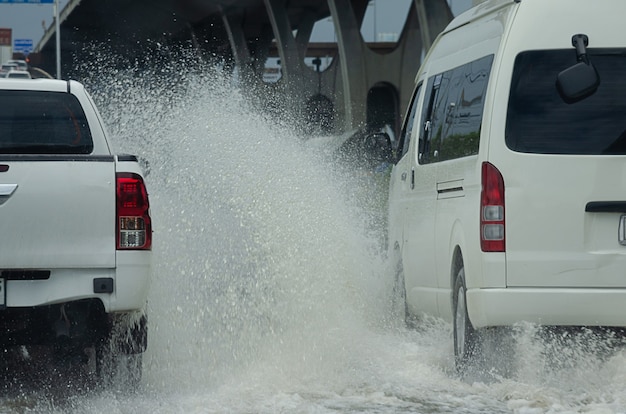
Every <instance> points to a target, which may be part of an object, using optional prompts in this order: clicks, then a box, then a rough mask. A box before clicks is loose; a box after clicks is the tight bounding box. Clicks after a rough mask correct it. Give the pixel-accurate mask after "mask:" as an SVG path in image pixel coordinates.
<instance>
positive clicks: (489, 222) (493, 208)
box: [480, 162, 506, 252]
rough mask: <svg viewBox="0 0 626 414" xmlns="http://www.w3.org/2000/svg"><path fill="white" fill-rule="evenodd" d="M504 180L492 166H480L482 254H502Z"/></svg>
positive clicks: (503, 248) (503, 240) (485, 164)
mask: <svg viewBox="0 0 626 414" xmlns="http://www.w3.org/2000/svg"><path fill="white" fill-rule="evenodd" d="M504 236H505V225H504V179H503V178H502V174H500V171H498V169H497V168H496V167H494V166H493V164H490V163H488V162H484V163H483V165H482V192H481V194H480V248H481V249H482V251H483V252H504V251H506V245H505V237H504Z"/></svg>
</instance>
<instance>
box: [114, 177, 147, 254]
mask: <svg viewBox="0 0 626 414" xmlns="http://www.w3.org/2000/svg"><path fill="white" fill-rule="evenodd" d="M116 200H117V213H116V219H117V231H116V241H117V249H118V250H150V249H151V248H152V221H151V220H150V203H149V202H148V191H147V190H146V185H145V183H144V181H143V179H142V178H141V176H140V175H138V174H134V173H117V198H116Z"/></svg>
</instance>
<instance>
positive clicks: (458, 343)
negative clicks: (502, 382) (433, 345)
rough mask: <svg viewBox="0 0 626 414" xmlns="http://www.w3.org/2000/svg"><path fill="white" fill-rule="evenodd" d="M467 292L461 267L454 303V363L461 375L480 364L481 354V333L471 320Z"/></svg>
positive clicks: (463, 271)
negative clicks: (468, 311) (475, 364)
mask: <svg viewBox="0 0 626 414" xmlns="http://www.w3.org/2000/svg"><path fill="white" fill-rule="evenodd" d="M465 292H466V287H465V268H464V267H463V266H461V268H460V269H459V271H458V272H457V275H456V279H455V282H454V291H453V302H452V303H453V306H454V308H453V315H454V319H453V333H454V362H455V367H456V370H457V373H459V374H460V375H464V374H466V373H467V370H468V368H469V367H470V366H472V365H474V363H476V362H478V359H479V358H478V357H479V354H480V338H479V333H478V331H476V330H475V329H474V327H473V326H472V322H471V321H470V319H469V315H468V313H467V298H466V295H465Z"/></svg>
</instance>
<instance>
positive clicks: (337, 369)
mask: <svg viewBox="0 0 626 414" xmlns="http://www.w3.org/2000/svg"><path fill="white" fill-rule="evenodd" d="M108 62H109V61H104V62H103V61H94V62H93V65H94V67H95V66H98V67H99V68H100V69H99V70H98V72H97V73H98V75H97V76H95V75H93V76H91V77H88V78H85V79H83V82H84V83H85V84H86V86H87V88H88V89H89V90H90V91H91V92H92V94H93V96H94V99H95V100H96V103H97V104H98V106H99V109H100V112H101V113H102V115H103V117H104V119H105V121H106V122H107V127H108V129H109V132H110V133H111V135H112V136H113V138H114V141H113V146H114V152H116V153H133V154H137V155H138V156H140V157H141V158H142V159H143V160H145V162H146V165H147V169H149V175H148V176H147V185H148V190H149V192H150V199H151V213H152V217H153V222H154V245H153V254H154V265H153V267H154V269H153V282H152V287H151V293H150V297H149V304H148V313H149V324H150V331H149V347H148V351H147V353H146V355H145V357H144V382H143V388H142V391H141V392H140V393H139V394H137V395H124V394H121V393H117V392H115V391H103V392H99V393H93V394H87V395H79V396H74V397H67V398H66V399H65V400H63V401H61V402H59V401H51V400H50V399H49V398H47V397H39V396H37V395H35V397H33V398H34V399H33V398H28V397H20V398H17V399H15V398H14V399H10V400H2V399H0V407H1V408H2V410H3V411H9V412H24V411H28V410H30V411H37V412H121V413H125V412H184V413H192V412H201V413H223V412H234V413H250V412H254V413H276V412H299V413H338V412H341V413H343V412H372V413H374V412H375V413H400V412H421V413H458V412H468V413H483V412H489V413H497V412H517V413H532V414H535V413H547V412H588V411H594V410H595V411H597V412H603V413H604V412H606V413H611V412H624V411H626V408H625V407H626V389H625V388H626V386H625V385H624V384H626V359H625V357H624V353H622V352H621V351H620V350H617V351H615V352H608V351H607V352H604V351H606V349H605V347H604V344H606V343H605V342H603V340H602V339H597V338H595V337H594V338H591V337H580V336H572V337H568V338H564V337H562V336H558V335H557V336H549V337H548V338H547V339H546V337H545V336H542V335H540V334H538V332H540V330H539V329H538V328H537V327H534V326H527V325H521V326H519V327H517V330H516V332H517V340H516V352H515V353H516V354H517V355H516V359H517V361H516V362H517V365H518V366H519V368H518V370H517V372H516V374H515V375H514V377H513V378H510V379H494V380H492V381H490V382H482V381H476V382H465V381H461V380H459V379H458V378H457V377H456V375H455V374H454V370H453V365H454V363H453V358H452V345H451V342H452V340H451V334H450V332H451V329H450V326H449V325H448V324H446V323H444V322H441V321H439V320H430V319H425V320H423V321H421V322H420V324H419V327H418V329H406V328H405V327H404V325H403V323H402V320H401V319H402V318H400V317H399V316H398V315H397V314H394V312H393V310H392V306H391V303H392V299H391V295H392V284H393V280H392V279H393V274H392V272H391V271H390V269H391V268H392V266H389V265H388V264H387V263H386V261H385V255H384V251H383V250H382V249H381V248H380V244H381V243H380V240H381V239H382V238H383V237H384V235H383V234H381V231H380V228H381V226H378V225H374V226H372V221H376V220H379V219H381V217H382V216H384V214H385V213H384V211H378V212H376V211H375V212H372V203H368V201H371V200H372V199H373V198H376V197H378V196H380V194H375V192H376V191H377V190H376V189H375V187H371V186H370V184H371V182H370V181H368V180H363V179H362V178H363V177H362V176H359V177H356V178H355V177H354V176H350V174H346V173H345V171H346V169H345V168H337V167H338V166H337V165H336V160H331V159H329V158H328V157H325V156H324V155H323V153H324V151H322V150H321V149H320V145H317V144H316V138H309V139H304V138H303V137H301V136H300V135H299V134H298V133H295V132H293V131H294V129H293V128H292V127H291V125H292V124H293V123H292V122H290V119H288V117H278V118H277V117H276V116H274V115H268V114H267V113H266V112H264V111H263V110H259V109H258V106H256V104H253V103H252V101H253V99H250V97H249V96H247V94H246V93H243V92H242V91H241V90H240V89H239V88H238V86H237V85H236V84H233V81H232V80H231V79H230V78H229V77H228V76H226V75H224V74H223V73H222V72H221V71H220V70H219V69H218V68H214V67H208V68H203V69H202V70H201V71H200V70H180V65H178V66H177V69H176V70H173V69H171V68H165V69H163V68H162V69H160V70H154V69H153V70H136V69H134V68H131V69H129V70H123V71H121V70H115V69H110V70H108V69H104V70H103V69H102V68H106V67H108V66H107V64H108ZM93 73H95V72H93ZM321 141H322V140H320V142H321ZM374 205H376V203H374ZM374 210H376V209H375V208H374ZM599 351H600V352H599ZM24 398H25V399H24Z"/></svg>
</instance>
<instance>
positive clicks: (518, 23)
mask: <svg viewBox="0 0 626 414" xmlns="http://www.w3.org/2000/svg"><path fill="white" fill-rule="evenodd" d="M625 15H626V1H624V0H595V1H593V2H590V1H588V0H549V1H546V0H489V1H487V2H485V3H483V4H481V5H479V6H476V7H474V8H473V9H471V10H469V11H467V12H465V13H463V14H462V15H460V16H458V17H457V18H455V19H454V20H453V21H452V22H451V23H450V24H449V25H448V27H447V28H446V29H445V30H444V31H443V32H442V33H441V34H440V35H439V36H438V38H437V39H436V41H435V42H434V44H433V46H432V48H431V49H430V50H429V52H428V54H427V56H426V57H425V59H424V63H423V65H422V67H421V68H420V70H419V71H418V74H417V76H416V83H415V85H416V86H415V92H414V97H413V98H412V102H411V103H410V105H409V109H408V111H407V114H406V116H405V119H404V125H403V128H402V131H401V134H400V137H399V148H398V154H397V160H396V163H395V165H394V168H393V171H392V174H391V182H390V195H389V229H388V230H389V232H388V236H389V249H390V253H392V254H394V255H395V257H396V258H397V261H398V264H399V265H401V269H402V270H403V271H402V272H398V275H399V276H398V280H399V281H400V282H402V279H403V286H404V289H403V293H404V295H405V297H406V312H407V314H408V315H409V316H418V317H419V316H421V315H425V314H430V315H434V316H437V317H442V318H444V319H446V320H450V321H453V329H454V351H455V357H456V362H457V367H463V366H464V364H465V363H466V362H468V361H470V360H471V359H472V357H473V356H474V354H476V353H479V352H480V341H479V339H480V336H481V335H480V333H481V332H485V331H488V330H487V329H484V328H490V327H499V326H511V325H513V324H515V323H516V322H520V321H529V322H533V323H537V324H540V325H549V326H602V327H626V25H624V23H623V18H624V16H625Z"/></svg>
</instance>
